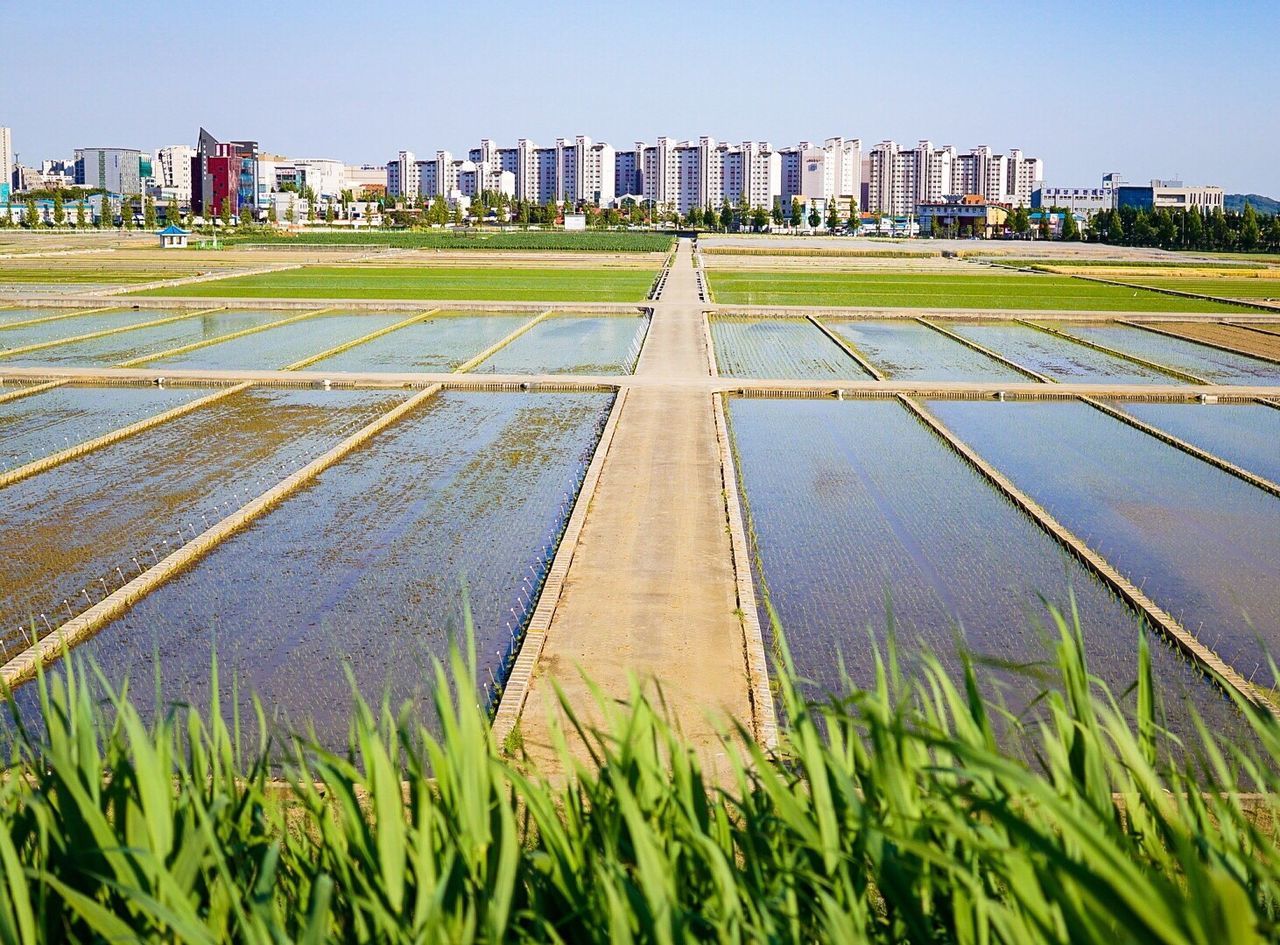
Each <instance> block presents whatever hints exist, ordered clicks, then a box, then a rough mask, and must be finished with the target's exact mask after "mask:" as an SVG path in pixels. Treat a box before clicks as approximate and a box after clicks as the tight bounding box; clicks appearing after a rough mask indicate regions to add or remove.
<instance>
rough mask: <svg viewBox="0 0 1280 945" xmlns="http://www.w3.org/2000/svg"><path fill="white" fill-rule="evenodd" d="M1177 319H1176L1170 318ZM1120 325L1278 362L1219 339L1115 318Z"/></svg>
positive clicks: (1259, 359) (1261, 359)
mask: <svg viewBox="0 0 1280 945" xmlns="http://www.w3.org/2000/svg"><path fill="white" fill-rule="evenodd" d="M1171 320H1172V321H1177V319H1171ZM1116 321H1117V322H1119V323H1120V324H1121V325H1128V326H1129V327H1130V328H1141V329H1142V330H1143V331H1150V332H1154V333H1155V334H1157V335H1164V336H1165V337H1166V338H1177V339H1178V340H1179V341H1189V342H1191V343H1192V344H1196V345H1204V346H1205V347H1206V348H1217V349H1218V350H1219V351H1225V352H1227V354H1234V355H1238V356H1239V357H1242V358H1253V359H1254V360H1255V361H1267V362H1269V363H1271V364H1280V358H1274V357H1271V356H1270V355H1266V354H1257V353H1255V352H1253V351H1245V350H1244V349H1243V348H1233V347H1232V346H1231V345H1225V344H1223V343H1222V342H1220V341H1205V340H1204V339H1203V338H1196V337H1194V336H1192V335H1182V334H1179V333H1178V332H1176V331H1171V330H1169V329H1168V328H1157V327H1156V326H1155V325H1151V324H1148V323H1146V322H1131V321H1129V320H1128V319H1124V318H1118V319H1116Z"/></svg>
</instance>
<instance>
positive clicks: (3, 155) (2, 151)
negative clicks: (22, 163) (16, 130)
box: [0, 125, 13, 200]
mask: <svg viewBox="0 0 1280 945" xmlns="http://www.w3.org/2000/svg"><path fill="white" fill-rule="evenodd" d="M12 188H13V132H11V131H10V130H9V129H8V128H6V127H4V126H3V125H0V200H8V199H9V194H10V193H11V191H12Z"/></svg>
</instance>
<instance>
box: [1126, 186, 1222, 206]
mask: <svg viewBox="0 0 1280 945" xmlns="http://www.w3.org/2000/svg"><path fill="white" fill-rule="evenodd" d="M1224 200H1225V194H1224V193H1223V190H1222V188H1221V187H1187V186H1186V185H1184V184H1183V183H1182V181H1180V180H1153V181H1151V183H1150V184H1149V185H1147V186H1139V185H1135V184H1119V185H1118V186H1117V187H1116V207H1117V208H1120V207H1133V208H1135V209H1138V210H1147V211H1150V210H1162V209H1167V210H1199V211H1200V212H1201V213H1212V212H1213V211H1215V210H1221V209H1222V208H1223V204H1224Z"/></svg>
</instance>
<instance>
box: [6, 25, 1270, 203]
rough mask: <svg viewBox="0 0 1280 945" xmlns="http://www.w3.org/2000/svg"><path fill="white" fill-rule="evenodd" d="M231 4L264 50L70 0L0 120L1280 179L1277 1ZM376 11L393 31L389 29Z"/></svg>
mask: <svg viewBox="0 0 1280 945" xmlns="http://www.w3.org/2000/svg"><path fill="white" fill-rule="evenodd" d="M730 9H732V10H733V11H735V13H734V14H733V15H729V11H730ZM226 11H227V12H228V13H229V14H230V15H229V16H228V17H226V18H224V19H223V22H241V21H243V22H246V23H250V24H252V25H253V26H254V28H255V29H256V30H258V32H259V35H260V37H261V39H260V40H259V41H258V42H257V44H256V45H250V46H241V45H238V44H237V43H236V42H228V41H227V39H226V37H222V36H219V35H214V34H210V33H209V32H208V31H207V30H202V29H201V28H200V23H199V21H200V18H201V17H203V16H204V15H205V14H204V13H203V12H202V11H200V10H198V9H192V10H187V9H181V8H173V7H172V6H171V5H163V4H159V3H157V2H153V0H141V2H138V3H134V4H131V5H130V8H129V10H128V12H127V14H124V16H123V19H122V18H121V15H120V14H119V13H118V12H116V13H110V12H109V11H106V10H99V9H97V8H96V7H94V6H93V5H90V4H86V3H80V2H72V3H70V4H69V5H68V7H67V13H68V16H69V18H70V19H71V20H73V21H74V22H75V23H76V24H77V29H76V30H74V31H72V32H69V33H68V34H67V35H65V36H64V37H62V38H61V39H60V41H59V46H58V49H59V54H58V55H57V56H49V55H47V50H42V49H41V48H39V45H38V44H28V45H25V46H24V45H22V44H18V45H15V46H13V47H12V48H11V49H9V50H7V52H6V56H5V57H4V61H3V62H0V87H3V88H5V89H6V90H8V91H10V94H9V95H7V96H6V101H5V102H4V103H3V104H4V109H5V111H4V114H3V115H0V124H4V125H7V126H10V127H12V128H13V129H14V146H15V149H16V150H17V152H18V154H19V156H20V157H19V159H20V160H21V161H22V162H23V163H29V162H32V161H38V160H41V159H49V158H56V157H66V156H69V154H70V152H71V150H72V149H74V148H76V147H84V146H93V145H95V144H114V145H119V146H127V147H137V148H142V149H154V148H157V147H160V146H162V145H166V144H178V143H193V142H192V141H191V135H192V131H191V129H192V128H193V127H194V126H196V125H200V124H203V125H204V126H206V127H210V128H215V129H219V133H224V134H235V135H237V136H243V137H247V138H253V139H255V140H258V141H260V142H261V143H262V146H263V147H264V148H265V149H267V150H276V151H281V152H284V153H288V154H294V155H308V156H323V157H332V158H335V159H339V160H342V161H345V162H347V163H352V164H359V163H375V164H380V163H383V162H385V161H386V160H387V157H388V155H391V154H394V153H395V152H396V151H398V150H400V149H402V148H412V149H417V150H419V151H426V150H428V149H435V148H449V147H453V148H457V149H462V148H463V147H464V146H465V145H467V144H468V143H469V142H471V141H475V140H478V139H480V138H482V137H492V138H494V139H495V140H503V141H505V140H508V139H509V138H510V139H514V138H515V137H517V136H523V137H529V138H532V139H534V140H538V141H554V139H555V138H557V137H562V136H571V135H576V134H589V135H591V136H592V137H593V138H594V139H595V140H598V141H608V142H610V143H612V144H614V145H615V146H618V147H621V146H626V145H629V144H630V143H632V142H634V141H635V140H638V139H643V140H650V141H651V140H654V139H656V138H657V137H658V136H659V135H668V136H670V137H673V138H676V139H685V138H696V137H698V136H699V135H704V134H709V135H714V136H715V137H716V138H717V139H719V140H722V141H742V140H746V139H751V140H769V141H770V142H772V143H774V144H775V146H779V147H781V146H786V145H787V144H790V143H794V142H795V141H798V140H803V139H806V138H808V139H812V138H814V137H816V136H818V135H826V134H844V135H849V136H856V137H860V138H861V139H862V140H863V142H864V144H868V143H874V142H876V141H880V140H882V139H894V140H897V141H899V142H907V143H909V142H914V141H916V140H918V139H919V138H923V137H927V138H930V139H931V140H933V141H935V142H938V143H940V144H954V145H955V146H956V147H958V148H964V147H969V146H971V143H977V142H982V143H986V144H989V145H990V146H991V147H992V148H994V149H997V150H1000V149H1003V148H1006V147H1010V146H1018V147H1021V148H1022V149H1023V150H1024V151H1025V152H1026V153H1028V154H1035V155H1037V156H1039V157H1040V158H1041V159H1043V160H1044V161H1045V164H1046V166H1047V167H1048V168H1049V169H1050V175H1049V178H1048V180H1047V181H1046V182H1047V183H1049V184H1052V185H1054V186H1065V187H1072V186H1088V185H1093V184H1095V182H1096V181H1097V180H1098V178H1099V177H1100V175H1101V174H1102V173H1105V172H1107V171H1110V170H1116V169H1120V170H1122V171H1123V172H1124V173H1126V174H1127V175H1128V176H1129V177H1131V178H1133V179H1145V178H1151V177H1165V178H1171V177H1178V178H1181V179H1184V180H1186V181H1188V182H1194V183H1217V184H1221V185H1222V186H1223V187H1224V188H1226V189H1227V190H1229V191H1233V192H1245V193H1247V192H1257V193H1271V194H1274V193H1276V192H1277V191H1280V179H1278V178H1277V171H1276V170H1275V167H1274V163H1273V162H1272V161H1271V159H1270V155H1271V154H1273V153H1274V152H1275V149H1276V148H1277V146H1280V130H1278V129H1277V128H1276V127H1275V124H1274V123H1273V122H1268V121H1265V120H1262V116H1264V115H1266V114H1267V113H1268V109H1269V107H1270V106H1269V104H1268V101H1267V99H1268V90H1269V89H1272V88H1275V87H1277V85H1280V65H1277V63H1276V62H1275V61H1274V57H1271V56H1270V55H1269V54H1268V52H1267V44H1268V42H1269V41H1270V40H1271V39H1272V38H1273V37H1274V36H1275V35H1277V33H1280V13H1277V11H1276V10H1275V9H1274V8H1273V7H1271V6H1269V5H1267V4H1263V3H1255V2H1237V3H1230V4H1225V5H1221V6H1218V7H1215V8H1214V9H1213V10H1212V11H1209V10H1205V9H1202V8H1201V6H1200V5H1198V4H1193V3H1186V2H1174V3H1168V4H1164V5H1163V6H1162V9H1161V13H1160V19H1159V27H1160V28H1159V30H1156V29H1154V21H1153V19H1152V18H1151V16H1150V14H1148V13H1147V12H1145V11H1144V9H1143V8H1142V7H1140V6H1139V5H1138V4H1134V3H1122V4H1119V5H1102V4H1098V3H1091V2H1085V3H1077V4H1072V5H1070V6H1065V5H1061V4H1045V3H1039V4H1037V3H1032V4H1025V5H1022V6H1021V7H1019V8H1018V9H1015V10H1009V9H1005V8H1004V7H1003V6H1001V5H996V4H986V3H979V4H967V5H964V7H963V8H959V7H957V8H950V7H941V8H939V9H937V10H935V11H931V13H930V16H929V24H928V30H927V32H926V31H924V30H922V29H921V26H920V23H919V17H918V16H913V15H912V13H911V12H906V11H897V10H881V9H873V8H870V7H865V8H864V7H860V6H849V5H836V4H823V3H819V4H810V5H808V6H807V7H806V9H805V10H803V11H797V10H794V9H792V8H786V9H783V8H781V7H777V6H771V5H765V4H760V3H754V2H751V3H746V4H736V5H733V6H732V8H731V7H730V6H729V5H727V4H721V3H711V4H705V5H700V6H699V7H698V8H696V9H686V8H684V7H680V6H678V5H675V4H672V3H667V2H663V0H658V2H655V3H653V4H651V5H650V6H648V7H646V9H645V11H644V15H643V16H631V15H618V14H617V13H616V12H614V11H611V10H610V9H600V8H596V7H590V6H586V5H581V4H576V3H571V4H557V5H553V6H547V7H538V8H534V9H526V8H524V7H522V6H519V5H513V4H503V3H498V4H496V5H490V6H488V7H486V16H485V18H484V23H483V24H480V23H478V22H477V21H476V19H475V17H474V10H472V9H471V8H468V7H464V6H460V5H454V6H450V7H445V8H439V9H432V10H409V9H400V8H399V7H398V6H396V5H393V4H389V3H383V2H377V0H375V2H372V3H370V4H367V5H366V6H365V7H363V8H362V11H361V20H360V22H358V23H357V22H353V21H352V19H351V17H350V10H349V8H347V7H344V6H341V5H338V4H333V3H327V2H321V3H317V4H314V5H313V6H312V7H311V8H310V9H309V11H308V12H309V15H308V16H307V17H305V18H297V17H290V18H289V19H288V23H287V25H286V22H285V20H284V19H280V20H278V21H274V22H273V20H274V18H273V16H272V15H271V14H267V13H263V12H262V11H261V10H260V9H258V8H256V7H255V8H250V7H249V6H248V5H247V4H244V3H242V2H240V0H229V2H228V4H227V5H226ZM236 11H242V12H243V13H244V16H243V17H241V16H238V15H236ZM42 16H43V15H42V14H41V13H40V11H39V10H38V9H28V8H23V9H18V10H15V11H12V12H11V13H10V14H9V15H8V21H9V26H10V28H11V29H14V30H16V31H17V32H18V33H19V34H22V33H29V32H31V31H33V30H38V29H39V28H40V27H41V24H42ZM369 21H372V22H375V23H380V24H394V25H395V28H394V29H390V28H388V29H378V30H375V31H373V32H372V33H371V32H370V31H369V30H367V29H363V28H362V27H363V25H364V24H365V23H366V22H369ZM103 30H110V31H111V32H112V34H113V35H114V34H117V33H120V32H121V31H122V30H123V33H124V34H125V35H132V36H136V37H137V42H138V43H140V44H143V45H144V48H147V49H153V48H154V49H173V50H175V51H179V52H180V53H181V56H180V60H179V61H175V62H174V63H173V64H172V65H170V66H167V67H166V66H159V65H157V66H154V67H152V68H153V70H154V72H155V74H154V75H140V74H139V71H138V70H139V66H138V63H137V62H136V61H134V60H133V59H132V57H129V56H122V55H118V52H119V50H120V49H121V48H122V47H121V46H120V44H119V43H115V44H109V45H106V46H104V45H103V44H102V43H101V42H99V41H98V40H97V39H95V38H94V37H96V36H101V35H102V34H103V33H102V31H103ZM214 32H215V34H216V31H214ZM540 38H544V39H545V41H543V39H540ZM108 53H109V54H108ZM250 57H252V63H251V64H252V68H246V65H247V64H249V63H250ZM477 62H478V63H481V64H482V68H477V66H476V64H477ZM71 63H75V64H76V68H74V69H72V68H69V65H70V64H71ZM175 70H176V73H175ZM212 75H217V79H218V80H217V82H210V81H207V79H208V77H210V76H212ZM202 76H203V77H204V78H203V79H202V78H201V77H202ZM654 77H657V79H656V80H655V78H654ZM50 89H56V90H57V91H58V94H57V95H56V96H55V98H54V99H52V100H56V101H57V102H58V103H59V106H60V107H58V108H56V109H51V108H50V105H49V103H50V101H51V98H50V96H49V90H50ZM267 89H270V90H271V94H269V95H268V94H264V92H265V90H267ZM1225 92H1229V93H1230V95H1229V96H1226V97H1225V99H1224V93H1225ZM321 102H322V103H324V107H323V109H321V108H320V107H319V106H318V105H316V104H315V103H321Z"/></svg>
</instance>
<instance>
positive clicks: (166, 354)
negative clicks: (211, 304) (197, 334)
mask: <svg viewBox="0 0 1280 945" xmlns="http://www.w3.org/2000/svg"><path fill="white" fill-rule="evenodd" d="M208 311H211V312H218V311H222V309H209V310H208ZM328 311H330V309H327V308H317V309H313V310H312V311H309V312H300V313H299V314H297V315H290V316H289V317H288V318H278V319H276V320H275V321H274V322H267V323H266V324H265V325H254V326H253V327H252V328H241V329H240V330H239V331H231V332H227V333H226V334H225V335H218V336H217V337H216V338H203V339H201V340H200V341H193V342H191V343H190V344H185V345H178V347H176V348H169V349H168V350H167V351H157V352H155V353H154V354H144V355H142V356H141V357H137V358H130V359H129V360H128V361H121V362H120V363H119V364H117V365H115V367H139V366H140V365H143V364H149V363H151V362H152V361H159V360H161V359H162V358H174V357H177V356H178V355H180V354H187V353H189V352H191V351H199V350H200V349H201V348H208V347H211V346H213V345H217V344H222V342H224V341H234V340H235V339H236V338H244V337H245V336H247V335H256V334H257V333H258V332H260V331H266V330H267V329H268V328H279V327H280V326H281V325H289V324H292V323H293V322H300V321H302V320H304V319H307V318H310V317H311V316H313V315H321V314H323V313H325V312H328ZM197 314H200V313H197ZM206 314H207V313H206Z"/></svg>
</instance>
